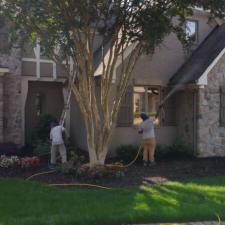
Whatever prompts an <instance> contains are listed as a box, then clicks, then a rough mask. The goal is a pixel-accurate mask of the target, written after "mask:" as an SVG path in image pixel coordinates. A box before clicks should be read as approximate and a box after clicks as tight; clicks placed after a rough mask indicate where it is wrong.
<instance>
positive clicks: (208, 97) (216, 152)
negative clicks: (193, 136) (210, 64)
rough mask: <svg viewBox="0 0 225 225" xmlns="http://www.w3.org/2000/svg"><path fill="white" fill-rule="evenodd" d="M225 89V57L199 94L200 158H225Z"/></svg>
mask: <svg viewBox="0 0 225 225" xmlns="http://www.w3.org/2000/svg"><path fill="white" fill-rule="evenodd" d="M221 86H224V87H225V55H224V56H223V57H222V58H221V59H220V61H219V62H218V63H217V64H216V66H215V67H214V68H213V69H212V70H211V72H210V73H209V74H208V85H206V86H204V88H200V89H199V94H198V115H197V122H198V138H197V149H198V154H199V156H200V157H208V156H225V127H222V126H220V87H221Z"/></svg>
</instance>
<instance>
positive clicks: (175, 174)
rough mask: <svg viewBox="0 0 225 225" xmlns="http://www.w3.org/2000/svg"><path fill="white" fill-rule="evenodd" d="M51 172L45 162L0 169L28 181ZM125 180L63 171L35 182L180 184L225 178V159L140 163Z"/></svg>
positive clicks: (127, 171)
mask: <svg viewBox="0 0 225 225" xmlns="http://www.w3.org/2000/svg"><path fill="white" fill-rule="evenodd" d="M45 171H49V169H48V167H47V164H46V163H42V164H41V165H40V166H39V167H37V168H32V169H31V168H30V169H20V168H16V169H6V168H0V177H18V178H22V179H26V178H27V177H29V176H31V175H32V174H35V173H40V172H45ZM123 171H124V176H123V177H119V178H116V177H105V178H101V179H100V180H85V181H84V180H80V179H78V178H76V177H75V176H72V175H64V174H61V173H59V172H56V173H52V174H45V175H40V176H37V177H34V178H32V179H31V180H33V181H40V182H44V183H71V182H82V183H93V184H99V185H104V186H107V187H130V186H136V185H141V184H150V185H151V184H158V183H163V182H165V181H168V180H170V181H171V180H172V181H176V180H182V179H187V178H195V177H207V176H220V175H225V157H221V158H219V157H213V158H194V159H166V160H161V161H159V162H157V164H156V165H155V166H152V167H143V166H142V165H141V164H140V163H136V164H134V165H132V166H131V167H129V168H127V169H124V170H123Z"/></svg>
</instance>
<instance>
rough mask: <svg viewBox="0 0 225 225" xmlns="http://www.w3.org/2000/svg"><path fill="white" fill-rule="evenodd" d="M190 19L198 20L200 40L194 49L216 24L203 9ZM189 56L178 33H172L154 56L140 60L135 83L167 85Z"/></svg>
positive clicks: (136, 68) (134, 73) (135, 72)
mask: <svg viewBox="0 0 225 225" xmlns="http://www.w3.org/2000/svg"><path fill="white" fill-rule="evenodd" d="M190 19H192V20H197V21H198V42H197V43H196V44H195V45H194V46H193V50H194V49H195V48H197V47H198V46H199V44H201V42H202V41H203V40H204V39H205V38H206V37H207V35H208V34H209V33H210V32H211V31H212V29H213V27H214V26H215V25H213V24H208V15H207V14H205V13H203V12H201V11H196V12H195V14H194V15H193V16H192V17H190ZM187 57H188V55H187V54H186V53H185V52H184V50H183V47H182V45H181V43H180V42H179V40H178V39H177V37H176V35H174V34H170V35H169V36H167V37H166V38H165V40H164V42H163V44H162V45H161V46H160V47H158V48H157V49H156V51H155V53H154V55H153V56H149V55H143V56H142V57H141V59H140V60H139V61H138V63H137V66H136V67H135V69H134V72H133V77H134V80H135V83H137V84H152V85H166V84H167V83H168V80H169V79H170V78H171V77H172V76H173V75H174V73H175V72H176V71H177V70H178V69H179V68H180V66H181V65H182V64H183V63H184V61H185V60H186V59H187Z"/></svg>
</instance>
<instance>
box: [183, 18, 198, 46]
mask: <svg viewBox="0 0 225 225" xmlns="http://www.w3.org/2000/svg"><path fill="white" fill-rule="evenodd" d="M185 33H186V38H187V39H188V40H190V41H191V42H193V43H196V42H197V41H198V22H197V21H195V20H187V21H186V23H185Z"/></svg>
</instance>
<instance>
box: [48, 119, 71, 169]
mask: <svg viewBox="0 0 225 225" xmlns="http://www.w3.org/2000/svg"><path fill="white" fill-rule="evenodd" d="M63 133H65V134H66V136H67V137H68V136H69V135H68V133H67V131H66V129H65V128H64V127H63V126H61V125H59V123H58V122H53V123H52V124H51V131H50V139H51V141H52V146H51V161H50V163H51V164H50V166H49V168H50V169H54V168H55V166H56V156H57V151H59V153H60V156H61V160H62V163H66V162H67V153H66V147H65V144H64V140H63Z"/></svg>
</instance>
